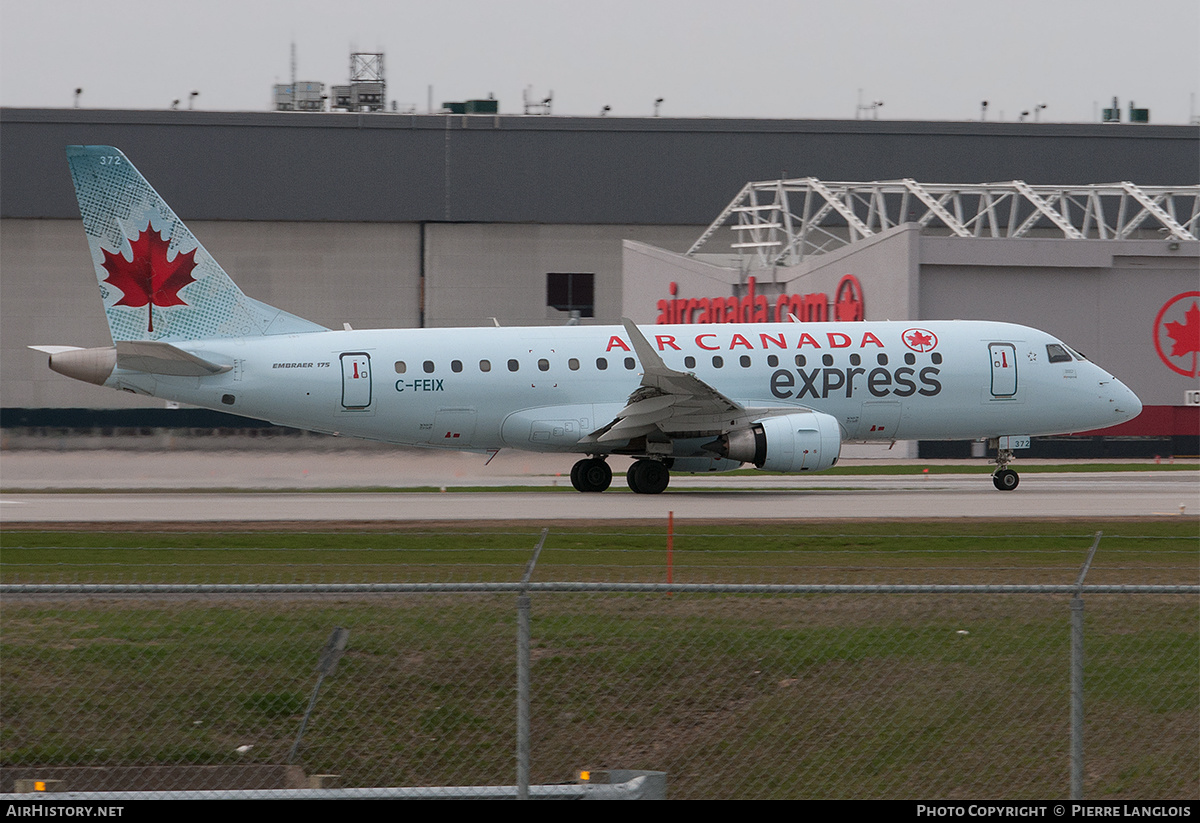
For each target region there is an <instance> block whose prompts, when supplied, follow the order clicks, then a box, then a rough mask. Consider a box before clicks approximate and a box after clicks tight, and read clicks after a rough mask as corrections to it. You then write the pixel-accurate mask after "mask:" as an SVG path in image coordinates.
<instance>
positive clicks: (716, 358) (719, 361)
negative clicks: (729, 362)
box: [713, 354, 725, 369]
mask: <svg viewBox="0 0 1200 823" xmlns="http://www.w3.org/2000/svg"><path fill="white" fill-rule="evenodd" d="M724 365H725V358H723V357H721V355H719V354H714V355H713V368H714V369H719V368H721V367H722V366H724Z"/></svg>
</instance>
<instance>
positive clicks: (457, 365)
mask: <svg viewBox="0 0 1200 823" xmlns="http://www.w3.org/2000/svg"><path fill="white" fill-rule="evenodd" d="M450 371H452V372H454V373H455V374H458V373H459V372H461V371H462V361H461V360H451V361H450Z"/></svg>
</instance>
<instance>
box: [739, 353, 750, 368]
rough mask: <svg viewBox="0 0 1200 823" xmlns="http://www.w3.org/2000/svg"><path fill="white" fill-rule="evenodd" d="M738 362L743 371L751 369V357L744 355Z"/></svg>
mask: <svg viewBox="0 0 1200 823" xmlns="http://www.w3.org/2000/svg"><path fill="white" fill-rule="evenodd" d="M738 362H739V363H741V364H742V368H743V369H748V368H750V355H748V354H743V355H742V356H741V357H739V358H738Z"/></svg>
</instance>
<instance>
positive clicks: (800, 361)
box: [796, 354, 808, 366]
mask: <svg viewBox="0 0 1200 823" xmlns="http://www.w3.org/2000/svg"><path fill="white" fill-rule="evenodd" d="M807 362H808V361H807V360H805V359H804V355H802V354H798V355H796V365H797V366H803V365H804V364H805V363H807Z"/></svg>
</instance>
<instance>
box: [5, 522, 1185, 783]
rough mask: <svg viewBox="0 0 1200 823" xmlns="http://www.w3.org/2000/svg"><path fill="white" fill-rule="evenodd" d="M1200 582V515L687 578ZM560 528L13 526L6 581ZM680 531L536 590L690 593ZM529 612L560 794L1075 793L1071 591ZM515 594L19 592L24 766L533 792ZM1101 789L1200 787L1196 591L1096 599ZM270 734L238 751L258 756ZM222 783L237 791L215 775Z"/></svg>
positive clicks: (921, 541)
mask: <svg viewBox="0 0 1200 823" xmlns="http://www.w3.org/2000/svg"><path fill="white" fill-rule="evenodd" d="M1097 530H1103V531H1104V533H1105V534H1104V538H1103V540H1102V541H1101V544H1100V549H1099V551H1098V553H1097V556H1096V560H1095V562H1094V564H1093V567H1092V570H1091V572H1090V573H1089V582H1124V583H1149V582H1174V583H1191V584H1195V583H1196V582H1197V580H1198V578H1200V562H1198V560H1200V546H1198V541H1197V528H1196V521H1195V520H1185V519H1182V518H1170V519H1168V518H1162V519H1158V520H1152V521H1124V520H1116V521H1101V520H1097V521H1087V522H1083V521H1080V522H1072V523H1070V524H1054V523H1047V522H1045V521H1039V522H1034V521H1030V522H1011V521H982V522H974V521H972V522H955V523H940V522H932V523H907V522H903V523H878V522H871V523H854V524H847V523H840V524H839V523H803V524H778V523H756V524H745V523H742V524H724V525H716V524H709V525H695V524H688V525H685V526H683V527H681V528H679V529H678V530H677V531H676V534H675V555H674V560H675V567H674V574H675V580H677V581H681V582H694V581H708V580H713V581H730V582H741V581H746V582H864V581H869V582H948V583H957V582H993V583H1026V582H1071V581H1073V580H1074V579H1075V576H1076V575H1077V574H1078V569H1079V566H1080V564H1081V563H1082V561H1083V558H1084V556H1085V554H1086V552H1087V549H1088V547H1089V546H1090V545H1091V543H1092V540H1093V533H1094V532H1095V531H1097ZM539 531H540V530H539V529H537V528H529V529H520V528H516V529H514V528H508V529H502V528H486V529H478V530H474V531H472V532H469V533H466V532H463V533H445V532H442V531H436V532H422V531H415V530H414V531H355V532H342V533H334V532H326V533H313V532H280V531H240V532H169V531H164V532H149V531H147V532H122V531H87V532H81V531H75V532H70V531H22V532H15V531H5V532H3V533H2V534H0V579H2V580H3V581H4V582H15V581H20V582H35V581H39V582H49V581H67V582H70V581H81V582H82V581H86V582H104V581H110V582H174V581H180V582H204V581H211V582H216V581H237V582H275V581H280V582H291V581H293V580H298V581H317V580H329V581H353V582H357V581H360V580H361V581H374V580H383V581H390V580H451V579H470V580H516V579H518V578H519V575H520V573H521V571H522V569H523V568H524V564H525V562H526V561H527V560H528V557H529V555H530V552H531V550H532V547H533V545H534V544H535V543H536V541H537V539H538V535H539ZM665 543H666V535H665V526H664V527H648V526H644V525H643V526H629V525H623V526H599V527H596V526H592V527H588V528H582V527H579V526H568V525H556V526H554V527H552V528H551V531H550V535H549V538H548V540H547V543H546V548H545V550H544V551H543V554H542V557H541V560H540V562H539V565H538V568H537V571H536V572H535V575H534V580H553V579H562V580H662V579H664V575H665ZM532 600H533V606H532V621H533V622H532V658H533V669H532V681H533V717H532V724H533V728H532V732H533V741H532V752H533V764H532V767H533V780H534V781H535V782H558V781H562V780H565V779H567V778H568V777H569V775H570V774H571V772H572V771H573V770H574V769H576V768H584V767H589V768H600V769H603V768H648V769H661V770H665V771H667V772H668V773H669V775H670V777H669V786H670V795H671V796H672V797H677V798H681V797H692V798H704V797H730V798H731V797H756V798H757V797H762V798H768V797H779V798H806V797H814V798H829V797H855V798H875V797H879V798H886V797H917V796H919V797H929V798H953V797H972V798H980V799H984V798H1010V799H1020V798H1034V799H1044V798H1047V797H1060V796H1062V795H1064V794H1065V792H1066V786H1067V739H1068V736H1067V733H1068V725H1069V723H1068V718H1069V713H1068V695H1069V689H1068V684H1067V672H1068V670H1069V667H1068V649H1069V618H1070V610H1069V608H1068V598H1066V597H1064V596H1046V595H1032V596H1031V595H1024V596H1022V595H987V596H982V595H981V596H966V595H956V596H934V595H920V596H916V595H891V596H888V595H867V596H850V595H806V596H791V597H760V596H749V595H740V596H713V595H680V594H676V595H674V596H666V595H653V596H646V595H587V594H567V593H562V594H559V593H536V594H535V595H534V596H533V598H532ZM515 605H516V603H515V597H514V596H513V595H461V596H450V595H421V596H417V595H391V596H374V597H352V596H346V595H325V596H302V597H262V596H259V597H252V596H245V597H232V596H230V597H209V598H205V597H163V598H129V597H126V598H121V597H107V598H105V597H97V598H65V597H14V596H6V597H5V598H4V601H3V603H2V604H0V659H2V667H0V671H2V673H3V676H2V677H0V765H2V766H4V767H6V768H7V767H15V766H22V765H33V764H41V765H63V766H66V765H89V766H114V765H136V766H146V767H154V766H156V765H180V764H194V765H237V764H242V763H250V764H268V763H282V762H283V761H284V759H285V758H286V755H287V752H288V751H289V750H290V748H291V745H292V742H293V741H294V739H295V734H296V731H297V730H298V728H299V722H300V718H301V716H302V715H303V712H304V709H305V707H306V706H307V702H308V699H309V696H310V695H311V693H312V689H313V687H314V686H315V683H316V674H315V671H314V668H315V664H316V660H317V656H318V654H319V652H320V650H321V648H322V647H323V646H324V644H325V642H326V639H327V638H328V637H329V634H330V632H331V631H332V629H333V628H334V627H335V626H342V627H345V628H347V629H349V630H350V643H349V646H348V648H347V651H346V653H345V655H344V656H343V658H342V660H341V661H340V663H339V665H338V669H337V672H336V673H335V674H334V675H333V676H332V677H330V678H327V679H326V681H325V682H324V684H323V686H322V691H321V696H320V699H319V701H318V703H317V707H316V711H315V712H314V714H313V717H312V719H311V721H310V723H309V727H308V730H307V732H306V735H305V740H304V743H303V745H302V747H301V757H300V762H301V764H302V765H303V767H304V769H305V770H306V771H307V772H308V773H310V774H312V773H328V774H339V775H341V776H342V779H341V785H343V786H380V785H440V784H458V785H467V784H511V783H512V781H513V772H514V768H515V767H514V765H513V759H512V758H513V751H514V747H515V742H514V737H513V724H514V716H515V709H514V704H513V699H514V690H515V673H514V665H515V664H514V650H515V631H516V629H515V626H516V614H515ZM1085 635H1086V638H1085V649H1086V658H1085V659H1086V667H1087V671H1086V687H1087V701H1086V711H1087V723H1088V726H1087V758H1088V759H1087V763H1088V777H1087V783H1086V786H1085V789H1086V793H1087V796H1088V797H1092V798H1100V797H1104V798H1108V799H1116V798H1120V799H1130V798H1155V797H1179V796H1184V797H1188V796H1196V793H1197V792H1198V791H1200V779H1198V775H1200V639H1198V635H1200V609H1198V604H1197V602H1196V599H1195V598H1194V597H1190V596H1150V595H1126V596H1115V595H1104V596H1101V595H1089V596H1088V597H1087V598H1086V610H1085ZM244 745H252V746H253V748H252V749H250V750H249V751H248V752H246V753H242V754H239V753H238V752H237V748H238V747H239V746H244ZM214 788H216V787H215V786H214Z"/></svg>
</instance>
